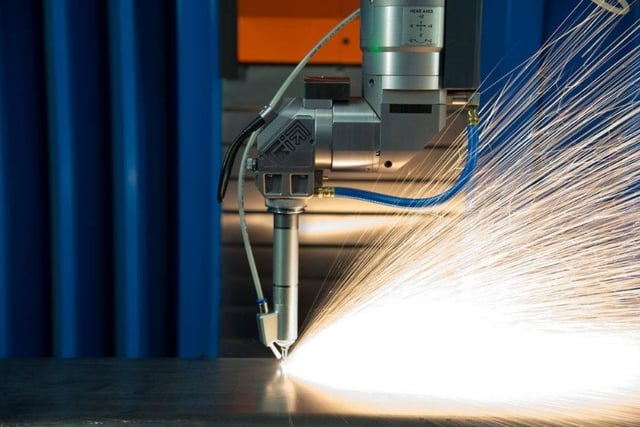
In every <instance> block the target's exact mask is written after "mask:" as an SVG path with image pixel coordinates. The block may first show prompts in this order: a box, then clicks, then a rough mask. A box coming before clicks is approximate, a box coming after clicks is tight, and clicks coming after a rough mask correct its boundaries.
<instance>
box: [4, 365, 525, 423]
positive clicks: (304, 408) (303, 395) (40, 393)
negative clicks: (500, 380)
mask: <svg viewBox="0 0 640 427" xmlns="http://www.w3.org/2000/svg"><path fill="white" fill-rule="evenodd" d="M0 378H2V381H1V382H0V395H1V396H2V399H0V421H1V422H2V424H3V425H11V424H20V425H42V424H47V425H49V424H54V425H55V424H61V425H79V424H82V425H86V424H100V423H106V424H120V423H127V424H142V423H145V424H148V425H151V424H156V423H162V424H167V423H186V424H189V425H194V424H195V425H225V426H245V425H247V426H248V425H294V426H324V425H327V426H329V425H331V426H333V425H350V426H353V425H365V426H402V425H421V426H436V425H437V426H472V425H478V424H481V425H505V420H495V419H487V418H485V419H480V418H470V417H451V416H447V417H445V416H425V415H424V414H425V413H427V414H428V413H429V407H428V406H430V404H431V401H430V402H429V404H425V402H424V401H422V402H411V399H410V398H407V397H406V396H404V397H401V398H396V400H393V399H388V398H385V397H383V396H376V395H367V394H358V393H354V392H341V393H338V392H336V391H331V390H327V389H324V390H323V389H321V388H318V387H316V386H313V385H311V384H304V383H302V382H300V381H296V380H295V379H293V378H289V377H287V376H286V375H284V374H282V372H281V371H280V369H279V363H278V362H277V361H276V360H273V359H218V360H202V361H187V360H174V359H162V360H136V361H134V360H123V359H94V360H55V359H40V360H3V361H0ZM433 404H434V405H439V406H438V407H439V408H442V407H443V406H442V405H441V404H440V403H438V402H436V401H433ZM412 405H419V406H415V407H416V408H420V410H419V411H416V413H422V414H423V415H422V416H420V415H415V416H407V415H406V414H407V413H410V412H407V409H408V408H411V406H412ZM452 410H455V408H453V409H452ZM454 413H455V412H454ZM399 414H405V415H399ZM508 425H510V426H511V425H527V422H526V421H522V420H521V421H514V420H509V423H508Z"/></svg>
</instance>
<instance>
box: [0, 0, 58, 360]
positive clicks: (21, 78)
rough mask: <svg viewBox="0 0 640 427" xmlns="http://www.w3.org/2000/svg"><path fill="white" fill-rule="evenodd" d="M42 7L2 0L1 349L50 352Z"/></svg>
mask: <svg viewBox="0 0 640 427" xmlns="http://www.w3.org/2000/svg"><path fill="white" fill-rule="evenodd" d="M41 15H42V11H41V6H40V3H39V2H38V1H36V0H24V1H17V0H11V1H4V2H0V356H5V357H7V356H46V355H48V354H49V352H50V348H49V347H50V333H49V315H50V309H49V298H50V291H49V263H48V249H49V248H48V241H49V239H48V226H47V216H46V212H47V205H48V202H47V184H46V182H47V177H46V173H47V167H46V130H45V129H46V121H45V108H44V106H43V103H44V97H43V91H44V74H43V64H44V62H43V61H44V60H43V57H42V56H43V37H42V28H41V27H42V20H41V19H42V18H41Z"/></svg>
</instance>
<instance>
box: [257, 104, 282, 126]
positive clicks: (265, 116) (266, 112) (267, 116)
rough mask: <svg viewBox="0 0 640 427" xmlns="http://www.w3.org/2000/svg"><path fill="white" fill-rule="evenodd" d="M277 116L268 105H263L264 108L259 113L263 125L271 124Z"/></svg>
mask: <svg viewBox="0 0 640 427" xmlns="http://www.w3.org/2000/svg"><path fill="white" fill-rule="evenodd" d="M277 115H278V113H276V110H274V109H273V108H271V106H270V105H265V107H264V108H263V109H262V111H260V114H259V116H260V117H262V120H264V123H265V124H267V123H271V122H272V121H273V119H275V118H276V116H277Z"/></svg>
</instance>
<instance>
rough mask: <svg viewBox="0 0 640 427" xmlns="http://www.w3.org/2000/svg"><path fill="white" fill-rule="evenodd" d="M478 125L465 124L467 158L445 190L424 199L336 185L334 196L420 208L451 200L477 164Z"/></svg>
mask: <svg viewBox="0 0 640 427" xmlns="http://www.w3.org/2000/svg"><path fill="white" fill-rule="evenodd" d="M478 145H479V135H478V127H477V126H476V125H475V124H471V125H468V126H467V160H466V162H465V165H464V168H463V169H462V172H461V173H460V175H459V176H458V179H457V180H456V182H455V183H454V184H453V185H452V186H451V187H450V188H449V189H447V190H446V191H443V192H442V193H440V194H438V195H435V196H431V197H427V198H424V199H410V198H406V197H396V196H390V195H388V194H381V193H375V192H373V191H366V190H359V189H357V188H346V187H336V188H335V197H345V198H349V199H356V200H362V201H365V202H370V203H377V204H380V205H387V206H392V207H396V208H408V209H421V208H429V207H432V206H437V205H439V204H442V203H444V202H447V201H449V200H451V199H452V198H453V197H454V196H456V195H457V194H458V193H460V191H461V190H462V189H463V188H464V186H465V185H466V184H467V183H468V182H469V180H470V179H471V177H472V176H473V173H474V172H475V169H476V165H477V164H478Z"/></svg>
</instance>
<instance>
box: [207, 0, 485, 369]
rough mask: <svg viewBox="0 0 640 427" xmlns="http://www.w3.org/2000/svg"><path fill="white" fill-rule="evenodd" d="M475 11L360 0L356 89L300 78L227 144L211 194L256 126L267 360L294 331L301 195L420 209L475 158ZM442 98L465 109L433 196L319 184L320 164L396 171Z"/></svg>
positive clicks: (336, 80)
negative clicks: (267, 222)
mask: <svg viewBox="0 0 640 427" xmlns="http://www.w3.org/2000/svg"><path fill="white" fill-rule="evenodd" d="M481 10H482V7H481V0H362V1H361V7H360V16H361V26H360V46H361V50H362V75H363V79H362V81H363V87H362V97H361V98H350V96H349V94H350V82H349V80H348V79H346V78H342V77H327V76H317V77H306V78H305V85H304V94H303V96H302V97H301V98H293V99H285V100H278V101H277V103H276V104H275V105H270V106H268V107H266V108H265V109H264V110H263V111H262V112H261V114H260V116H259V117H257V118H256V120H254V122H252V123H251V124H250V125H249V126H248V127H247V128H246V129H245V130H244V131H243V132H242V134H241V135H240V136H239V137H238V138H237V139H236V141H235V142H234V144H233V145H232V146H231V148H230V149H229V150H228V152H227V154H226V158H225V163H224V165H223V170H222V174H221V179H220V187H219V193H218V198H219V199H220V200H222V198H223V197H224V194H225V190H226V185H227V182H228V179H229V174H230V170H231V165H232V164H233V160H234V158H235V157H236V155H237V153H238V150H239V147H240V145H241V144H242V143H243V142H244V141H245V140H246V139H247V138H248V137H249V135H250V134H252V133H254V132H255V134H254V137H253V139H257V152H258V154H257V156H256V157H254V158H250V159H248V161H247V164H246V165H242V166H241V167H246V168H247V169H248V170H250V171H251V172H253V173H254V174H255V177H256V184H257V185H258V189H259V191H260V193H261V194H262V195H263V196H264V199H265V203H266V206H267V209H268V210H269V212H271V213H273V218H274V223H273V224H274V230H273V310H270V309H269V307H268V305H267V301H266V299H264V297H263V296H262V295H261V292H259V295H258V296H259V298H258V306H259V310H260V312H259V313H258V315H257V319H258V328H259V332H260V339H261V341H262V343H263V344H265V345H266V346H268V347H269V348H271V350H272V351H273V353H274V354H275V355H276V357H286V356H287V352H288V350H289V348H290V347H291V345H293V343H294V342H295V341H296V339H297V337H298V220H299V215H300V214H301V213H303V212H304V210H305V208H306V205H307V201H308V200H309V199H310V198H312V197H350V198H356V199H360V200H365V201H370V202H373V203H383V204H387V205H392V206H397V207H400V208H427V207H430V206H433V205H436V204H439V203H442V202H444V201H446V200H448V199H450V198H451V197H453V196H454V195H455V194H457V193H458V192H459V191H460V190H461V189H462V188H463V187H464V185H465V184H466V182H467V181H468V180H469V178H470V176H471V174H472V172H473V169H474V168H475V163H476V156H477V138H478V135H477V130H476V128H475V124H476V123H477V109H476V108H477V105H478V96H477V93H476V90H477V88H478V84H479V44H480V21H481V19H480V18H481V16H480V15H481ZM356 14H357V12H356V13H354V16H355V15H356ZM451 105H458V106H460V108H466V109H468V113H469V127H468V128H467V133H468V147H467V159H466V164H465V167H464V169H463V170H462V172H461V174H460V176H459V178H458V179H457V181H456V182H455V183H454V184H453V186H452V187H451V188H450V189H448V190H447V191H445V192H444V193H442V194H439V195H437V196H434V197H430V198H427V199H406V198H398V197H394V196H389V195H383V194H377V193H371V192H367V191H362V190H358V189H352V188H331V187H326V186H325V185H324V184H325V182H324V178H325V173H326V172H328V171H332V172H335V171H345V172H358V173H362V174H371V173H385V172H393V171H397V170H398V169H399V168H402V167H403V165H405V164H406V163H407V162H408V161H409V160H410V159H411V158H412V157H413V156H414V155H415V154H416V153H418V152H420V151H421V150H423V148H424V146H425V145H426V144H427V143H428V142H429V141H430V140H431V139H432V138H434V137H435V136H436V135H437V134H438V133H439V132H440V131H442V129H443V128H444V126H445V123H446V117H447V106H451ZM253 139H252V141H253ZM254 277H255V276H254Z"/></svg>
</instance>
